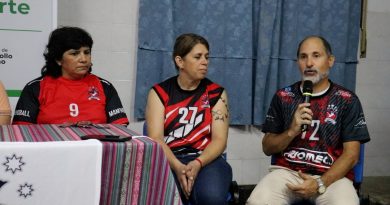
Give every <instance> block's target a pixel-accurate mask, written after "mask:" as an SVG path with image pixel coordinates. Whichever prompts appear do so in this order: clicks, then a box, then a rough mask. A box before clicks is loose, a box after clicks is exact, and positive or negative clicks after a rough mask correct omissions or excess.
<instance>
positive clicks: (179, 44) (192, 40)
mask: <svg viewBox="0 0 390 205" xmlns="http://www.w3.org/2000/svg"><path fill="white" fill-rule="evenodd" d="M198 43H200V44H203V45H204V46H206V48H207V50H210V49H209V42H207V40H206V39H205V38H203V37H202V36H200V35H197V34H194V33H185V34H182V35H180V36H179V37H177V38H176V41H175V46H174V47H173V53H172V59H173V62H174V63H175V66H176V69H179V67H177V65H176V61H175V57H176V56H180V57H182V58H184V56H186V55H187V54H188V53H189V52H191V50H192V48H194V47H195V45H196V44H198Z"/></svg>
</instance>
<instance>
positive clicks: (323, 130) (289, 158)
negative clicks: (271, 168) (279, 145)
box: [262, 82, 370, 179]
mask: <svg viewBox="0 0 390 205" xmlns="http://www.w3.org/2000/svg"><path fill="white" fill-rule="evenodd" d="M330 83H331V85H330V87H329V89H328V90H327V91H326V92H325V93H324V94H322V95H320V96H315V97H312V98H311V101H310V109H311V110H312V111H313V119H312V124H311V125H310V126H308V129H307V131H306V132H303V133H302V134H301V135H300V136H296V137H295V138H294V140H293V141H292V142H291V143H290V145H289V146H288V147H287V148H286V149H285V150H283V151H282V152H281V153H279V154H275V155H273V156H272V159H273V160H272V164H273V165H278V166H283V167H287V168H289V169H292V170H295V171H298V170H301V171H302V172H304V173H310V174H317V175H321V174H323V173H324V172H326V171H327V169H329V168H330V167H331V166H332V165H333V163H334V162H335V161H336V160H337V159H338V158H339V157H340V155H341V154H342V151H343V142H348V141H361V142H362V143H364V142H367V141H369V140H370V137H369V134H368V130H367V126H366V121H365V118H364V114H363V109H362V107H361V104H360V101H359V99H358V97H357V96H356V95H355V94H354V93H353V92H351V91H349V90H347V89H345V88H343V87H341V86H339V85H337V84H334V83H332V82H330ZM303 102H304V97H303V95H302V92H301V90H300V82H297V83H295V84H293V85H291V86H289V87H286V88H283V89H280V90H278V91H277V92H276V94H275V95H274V97H273V99H272V102H271V106H270V108H269V110H268V113H267V117H266V122H265V124H264V126H263V130H262V131H263V132H264V133H267V132H270V133H277V134H278V133H282V132H283V131H284V130H287V129H288V127H289V126H290V124H291V121H292V119H293V115H294V112H295V110H296V109H297V107H298V104H300V103H303ZM347 177H348V178H350V179H353V169H352V170H351V171H350V172H349V173H348V174H347Z"/></svg>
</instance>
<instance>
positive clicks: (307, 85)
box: [301, 80, 313, 132]
mask: <svg viewBox="0 0 390 205" xmlns="http://www.w3.org/2000/svg"><path fill="white" fill-rule="evenodd" d="M312 93H313V82H312V81H311V80H305V81H303V89H302V94H303V96H304V97H305V103H309V102H310V98H311V96H312ZM301 130H302V132H304V131H306V130H307V124H303V125H302V128H301Z"/></svg>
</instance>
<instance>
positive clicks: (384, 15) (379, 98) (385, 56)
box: [356, 0, 390, 176]
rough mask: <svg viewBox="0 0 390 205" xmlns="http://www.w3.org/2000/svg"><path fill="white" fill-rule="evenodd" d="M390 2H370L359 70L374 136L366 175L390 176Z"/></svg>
mask: <svg viewBox="0 0 390 205" xmlns="http://www.w3.org/2000/svg"><path fill="white" fill-rule="evenodd" d="M389 65H390V1H388V0H369V1H368V14H367V58H365V59H360V63H359V65H358V68H357V69H358V70H357V80H356V81H357V84H356V93H357V94H358V96H359V98H360V100H361V102H362V104H363V109H364V111H365V114H366V120H367V124H368V128H369V131H370V135H371V142H369V143H368V144H367V145H366V155H365V156H366V159H365V175H369V176H381V175H386V176H389V175H390V164H389V161H390V149H389V145H390V137H389V134H388V133H389V130H388V129H389V127H390V126H389V124H388V123H390V89H389V87H390V80H389V79H390V67H389Z"/></svg>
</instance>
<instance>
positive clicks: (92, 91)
mask: <svg viewBox="0 0 390 205" xmlns="http://www.w3.org/2000/svg"><path fill="white" fill-rule="evenodd" d="M88 94H89V97H88V100H100V98H99V90H98V89H97V88H96V87H95V86H92V87H89V89H88Z"/></svg>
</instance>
